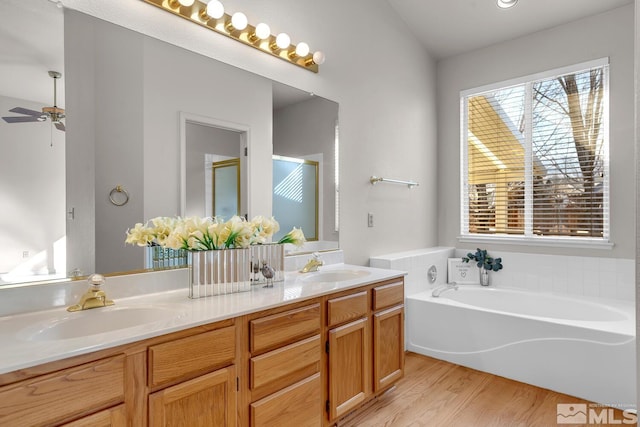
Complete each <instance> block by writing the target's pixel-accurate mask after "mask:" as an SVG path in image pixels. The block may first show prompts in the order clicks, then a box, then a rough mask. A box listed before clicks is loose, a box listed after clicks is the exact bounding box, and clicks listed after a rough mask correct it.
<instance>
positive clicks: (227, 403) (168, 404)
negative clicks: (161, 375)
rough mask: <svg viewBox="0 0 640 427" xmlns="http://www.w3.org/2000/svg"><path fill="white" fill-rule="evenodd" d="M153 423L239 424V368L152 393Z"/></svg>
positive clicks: (202, 426)
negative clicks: (237, 381)
mask: <svg viewBox="0 0 640 427" xmlns="http://www.w3.org/2000/svg"><path fill="white" fill-rule="evenodd" d="M149 418H150V419H149V425H151V426H154V427H155V426H162V427H165V426H166V427H169V426H189V427H213V426H221V427H225V426H235V425H236V374H235V368H234V367H233V366H230V367H228V368H224V369H220V370H217V371H215V372H211V373H210V374H207V375H203V376H201V377H198V378H195V379H193V380H190V381H186V382H184V383H181V384H178V385H175V386H172V387H169V388H167V389H164V390H161V391H158V392H156V393H153V394H152V395H150V396H149Z"/></svg>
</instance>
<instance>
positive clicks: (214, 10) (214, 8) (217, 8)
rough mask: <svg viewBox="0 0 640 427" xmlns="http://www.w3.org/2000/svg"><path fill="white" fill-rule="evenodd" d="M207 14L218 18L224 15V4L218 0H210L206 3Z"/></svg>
mask: <svg viewBox="0 0 640 427" xmlns="http://www.w3.org/2000/svg"><path fill="white" fill-rule="evenodd" d="M207 15H209V16H210V17H212V18H213V19H220V18H222V17H223V16H224V6H223V5H222V3H220V2H219V1H218V0H211V1H210V2H209V3H208V4H207Z"/></svg>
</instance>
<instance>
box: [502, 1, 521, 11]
mask: <svg viewBox="0 0 640 427" xmlns="http://www.w3.org/2000/svg"><path fill="white" fill-rule="evenodd" d="M516 3H518V0H498V7H499V8H501V9H508V8H510V7H513V6H515V5H516Z"/></svg>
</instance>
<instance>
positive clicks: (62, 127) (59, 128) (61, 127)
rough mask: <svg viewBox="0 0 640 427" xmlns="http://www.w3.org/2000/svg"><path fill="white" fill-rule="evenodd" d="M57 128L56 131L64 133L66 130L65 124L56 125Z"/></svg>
mask: <svg viewBox="0 0 640 427" xmlns="http://www.w3.org/2000/svg"><path fill="white" fill-rule="evenodd" d="M55 126H56V129H58V130H61V131H62V132H64V131H65V130H66V129H65V127H64V123H62V122H58V123H55Z"/></svg>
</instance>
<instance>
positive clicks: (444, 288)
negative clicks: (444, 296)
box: [431, 283, 458, 298]
mask: <svg viewBox="0 0 640 427" xmlns="http://www.w3.org/2000/svg"><path fill="white" fill-rule="evenodd" d="M451 289H453V290H454V291H457V290H458V285H456V284H455V283H447V284H446V285H442V286H438V287H437V288H435V289H434V290H433V292H431V296H432V297H434V298H438V297H439V296H440V294H441V293H443V292H446V291H448V290H451Z"/></svg>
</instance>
